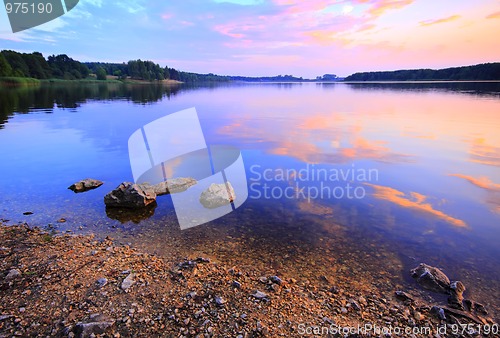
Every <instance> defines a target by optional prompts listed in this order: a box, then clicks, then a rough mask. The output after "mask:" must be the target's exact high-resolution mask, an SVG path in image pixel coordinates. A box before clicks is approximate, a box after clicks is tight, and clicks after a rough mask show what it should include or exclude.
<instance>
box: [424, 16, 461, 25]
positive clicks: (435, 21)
mask: <svg viewBox="0 0 500 338" xmlns="http://www.w3.org/2000/svg"><path fill="white" fill-rule="evenodd" d="M460 18H461V16H460V15H452V16H448V17H446V18H442V19H435V20H425V21H420V26H432V25H437V24H440V23H446V22H450V21H455V20H458V19H460Z"/></svg>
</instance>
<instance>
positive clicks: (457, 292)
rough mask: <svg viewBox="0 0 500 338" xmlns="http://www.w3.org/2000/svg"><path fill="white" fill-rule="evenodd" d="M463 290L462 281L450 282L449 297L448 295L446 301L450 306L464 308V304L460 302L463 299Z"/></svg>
mask: <svg viewBox="0 0 500 338" xmlns="http://www.w3.org/2000/svg"><path fill="white" fill-rule="evenodd" d="M464 291H465V285H464V284H463V283H462V282H460V281H456V282H453V283H451V284H450V297H448V303H449V304H450V306H451V307H453V308H455V309H459V310H464V305H463V303H462V301H463V300H464V296H463V293H464Z"/></svg>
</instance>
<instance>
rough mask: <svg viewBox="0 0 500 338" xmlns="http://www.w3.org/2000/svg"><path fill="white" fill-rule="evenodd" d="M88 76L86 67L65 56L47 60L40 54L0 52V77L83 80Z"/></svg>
mask: <svg viewBox="0 0 500 338" xmlns="http://www.w3.org/2000/svg"><path fill="white" fill-rule="evenodd" d="M89 74H90V72H89V69H88V68H87V66H85V65H84V64H82V63H81V62H78V61H76V60H73V59H72V58H70V57H68V56H67V55H65V54H61V55H57V56H56V55H51V56H49V57H48V58H47V59H45V58H44V57H43V55H42V54H41V53H38V52H33V53H18V52H15V51H12V50H2V51H1V52H0V77H7V76H13V77H30V78H35V79H51V78H58V79H67V80H75V79H84V78H86V77H88V76H89Z"/></svg>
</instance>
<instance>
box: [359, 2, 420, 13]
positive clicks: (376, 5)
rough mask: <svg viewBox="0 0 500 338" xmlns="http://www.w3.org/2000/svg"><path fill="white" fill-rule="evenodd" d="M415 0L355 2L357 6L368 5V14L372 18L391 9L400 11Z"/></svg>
mask: <svg viewBox="0 0 500 338" xmlns="http://www.w3.org/2000/svg"><path fill="white" fill-rule="evenodd" d="M414 1H415V0H355V1H354V2H355V3H358V4H370V5H371V7H370V9H369V13H370V14H371V15H373V16H376V17H378V16H380V15H382V14H384V12H386V11H388V10H391V9H400V8H403V7H406V6H408V5H411V4H412V3H413V2H414Z"/></svg>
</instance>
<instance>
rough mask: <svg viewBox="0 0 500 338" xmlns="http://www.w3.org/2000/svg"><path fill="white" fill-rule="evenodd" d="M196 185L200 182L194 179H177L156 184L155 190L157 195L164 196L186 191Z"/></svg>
mask: <svg viewBox="0 0 500 338" xmlns="http://www.w3.org/2000/svg"><path fill="white" fill-rule="evenodd" d="M196 183H198V181H196V180H195V179H194V178H192V177H177V178H171V179H169V180H167V181H165V182H160V183H158V184H155V185H154V186H153V189H154V191H155V193H156V195H158V196H162V195H167V194H174V193H178V192H183V191H186V190H187V189H188V188H189V187H191V186H193V185H195V184H196Z"/></svg>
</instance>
